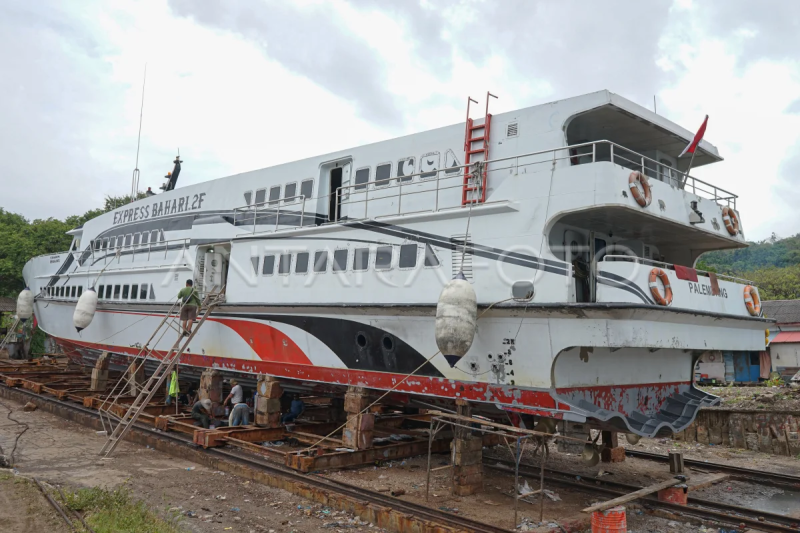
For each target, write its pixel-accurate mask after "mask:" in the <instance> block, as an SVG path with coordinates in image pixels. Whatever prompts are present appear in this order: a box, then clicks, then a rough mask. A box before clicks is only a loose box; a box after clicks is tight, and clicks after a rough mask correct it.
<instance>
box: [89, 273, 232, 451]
mask: <svg viewBox="0 0 800 533" xmlns="http://www.w3.org/2000/svg"><path fill="white" fill-rule="evenodd" d="M224 290H225V288H224V287H223V288H222V290H221V291H220V292H219V293H210V294H208V295H207V296H206V299H205V301H204V302H203V303H202V305H201V306H200V308H201V310H203V309H205V312H204V313H203V317H202V318H201V319H200V321H199V322H198V323H197V325H196V326H195V327H194V328H192V332H191V333H190V334H189V336H188V337H184V336H183V332H182V331H181V330H180V327H178V332H179V335H180V336H179V337H178V340H177V341H175V344H173V346H172V348H170V350H169V351H168V352H167V353H166V354H165V355H164V357H163V358H161V360H160V363H159V365H158V367H156V370H155V371H154V372H153V374H152V375H151V376H150V378H149V379H148V380H147V381H146V382H145V384H144V386H143V387H142V389H141V390H140V391H139V394H138V395H137V396H136V399H135V400H134V401H133V403H132V404H131V405H130V407H128V410H127V411H126V412H125V415H124V416H123V417H122V418H121V419H119V422H118V423H117V426H116V427H115V428H114V431H113V432H112V433H111V434H110V435H109V437H108V440H107V441H106V443H105V445H103V448H102V449H101V450H100V455H103V456H105V457H110V456H111V454H112V453H113V452H114V450H115V449H116V447H117V444H119V441H121V440H122V439H124V438H125V435H127V433H128V431H130V429H131V428H132V427H133V425H134V424H135V423H136V420H138V418H139V415H140V414H141V413H142V411H143V410H144V408H145V407H147V405H148V404H149V403H150V400H151V399H152V398H153V396H154V395H155V394H156V392H157V391H158V389H159V388H160V387H161V385H162V384H163V383H164V380H165V379H166V378H167V376H168V375H170V373H171V372H172V369H173V368H175V366H176V365H177V364H178V361H179V360H180V357H181V355H183V353H184V352H185V351H186V348H187V347H188V346H189V343H190V342H191V341H192V339H193V338H194V336H195V335H196V334H197V331H198V330H199V329H200V328H201V327H202V325H203V324H204V323H205V321H206V319H207V318H208V317H209V315H210V314H211V311H212V310H213V309H214V307H216V306H217V305H218V304H219V303H220V301H221V295H222V293H223V292H224ZM176 303H178V302H176ZM181 307H182V306H181ZM173 310H174V305H173V308H172V309H171V310H170V312H169V313H167V316H166V317H164V320H163V321H162V322H161V324H159V327H158V328H156V331H155V332H154V333H153V335H152V336H151V338H150V341H152V339H153V338H154V337H155V335H156V334H157V333H158V331H159V330H161V328H162V327H163V326H164V325H165V324H167V325H168V326H169V327H174V326H172V324H171V322H170V321H169V318H170V316H172V313H171V312H172V311H173ZM173 320H174V317H173ZM178 325H179V326H180V323H179V324H178ZM162 336H163V335H162ZM150 341H148V343H149V342H150ZM143 350H144V349H143ZM148 352H150V353H152V351H151V350H149V348H148ZM146 358H147V356H146V355H145V357H144V358H143V359H142V363H141V364H142V365H143V364H144V361H145V360H146ZM135 362H136V361H134V363H132V365H133V364H135ZM126 379H127V376H125V375H123V376H122V379H120V381H119V382H118V383H117V385H119V383H120V382H124V380H126ZM116 388H117V387H115V389H116ZM112 394H113V393H112ZM109 396H110V395H109ZM119 396H120V395H117V396H116V397H115V398H114V402H116V399H117V398H119ZM176 401H177V399H176ZM114 402H112V405H113V403H114ZM109 409H110V406H109V407H108V408H106V409H105V412H106V414H109V415H112V416H114V415H113V413H111V412H110V411H109ZM101 412H102V409H101ZM115 418H116V417H115ZM104 427H105V424H104Z"/></svg>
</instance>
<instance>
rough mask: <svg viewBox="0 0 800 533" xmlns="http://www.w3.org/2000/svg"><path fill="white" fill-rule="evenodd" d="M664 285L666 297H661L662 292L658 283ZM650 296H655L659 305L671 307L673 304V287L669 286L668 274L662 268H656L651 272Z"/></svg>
mask: <svg viewBox="0 0 800 533" xmlns="http://www.w3.org/2000/svg"><path fill="white" fill-rule="evenodd" d="M659 279H660V280H661V283H663V284H664V293H665V294H664V296H661V291H659V290H658V281H657V280H659ZM650 294H652V295H653V299H655V301H656V303H657V304H658V305H665V306H666V305H669V304H671V303H672V287H670V286H669V277H667V273H666V272H664V271H663V270H661V269H660V268H654V269H653V270H651V271H650Z"/></svg>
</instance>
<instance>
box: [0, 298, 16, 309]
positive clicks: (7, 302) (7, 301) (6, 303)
mask: <svg viewBox="0 0 800 533" xmlns="http://www.w3.org/2000/svg"><path fill="white" fill-rule="evenodd" d="M16 309H17V301H16V300H15V299H14V298H4V297H0V313H13V312H14V311H15V310H16Z"/></svg>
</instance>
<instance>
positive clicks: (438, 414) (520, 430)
mask: <svg viewBox="0 0 800 533" xmlns="http://www.w3.org/2000/svg"><path fill="white" fill-rule="evenodd" d="M431 414H433V415H434V416H435V417H436V418H437V419H439V420H441V421H442V422H444V423H445V424H446V423H447V419H448V418H449V419H451V420H458V421H460V422H468V423H470V424H480V425H483V426H491V427H494V428H498V429H505V430H507V431H510V432H513V433H518V434H522V435H532V436H534V437H547V438H553V439H559V440H571V441H575V442H580V443H581V444H586V439H576V438H573V437H564V436H562V435H553V434H551V433H544V432H542V431H534V430H532V429H523V428H518V427H514V426H507V425H505V424H498V423H497V422H492V421H491V420H484V419H482V418H473V417H471V416H461V415H454V414H451V413H442V412H439V411H435V412H432V413H431Z"/></svg>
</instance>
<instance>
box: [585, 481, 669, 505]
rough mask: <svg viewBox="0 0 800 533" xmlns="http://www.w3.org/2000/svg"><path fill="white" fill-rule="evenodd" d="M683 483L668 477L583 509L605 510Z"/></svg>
mask: <svg viewBox="0 0 800 533" xmlns="http://www.w3.org/2000/svg"><path fill="white" fill-rule="evenodd" d="M681 483H683V482H682V481H680V480H678V479H674V478H673V479H668V480H666V481H662V482H661V483H656V484H655V485H650V486H647V487H643V488H641V489H639V490H637V491H636V492H631V493H630V494H626V495H624V496H620V497H619V498H614V499H613V500H608V501H607V502H604V503H597V504H595V505H592V506H591V507H587V508H586V509H583V512H584V513H593V512H595V511H605V510H606V509H611V508H612V507H616V506H617V505H622V504H623V503H628V502H630V501H633V500H635V499H637V498H641V497H642V496H647V495H648V494H653V493H654V492H658V491H660V490H663V489H668V488H670V487H673V486H675V485H679V484H681Z"/></svg>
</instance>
